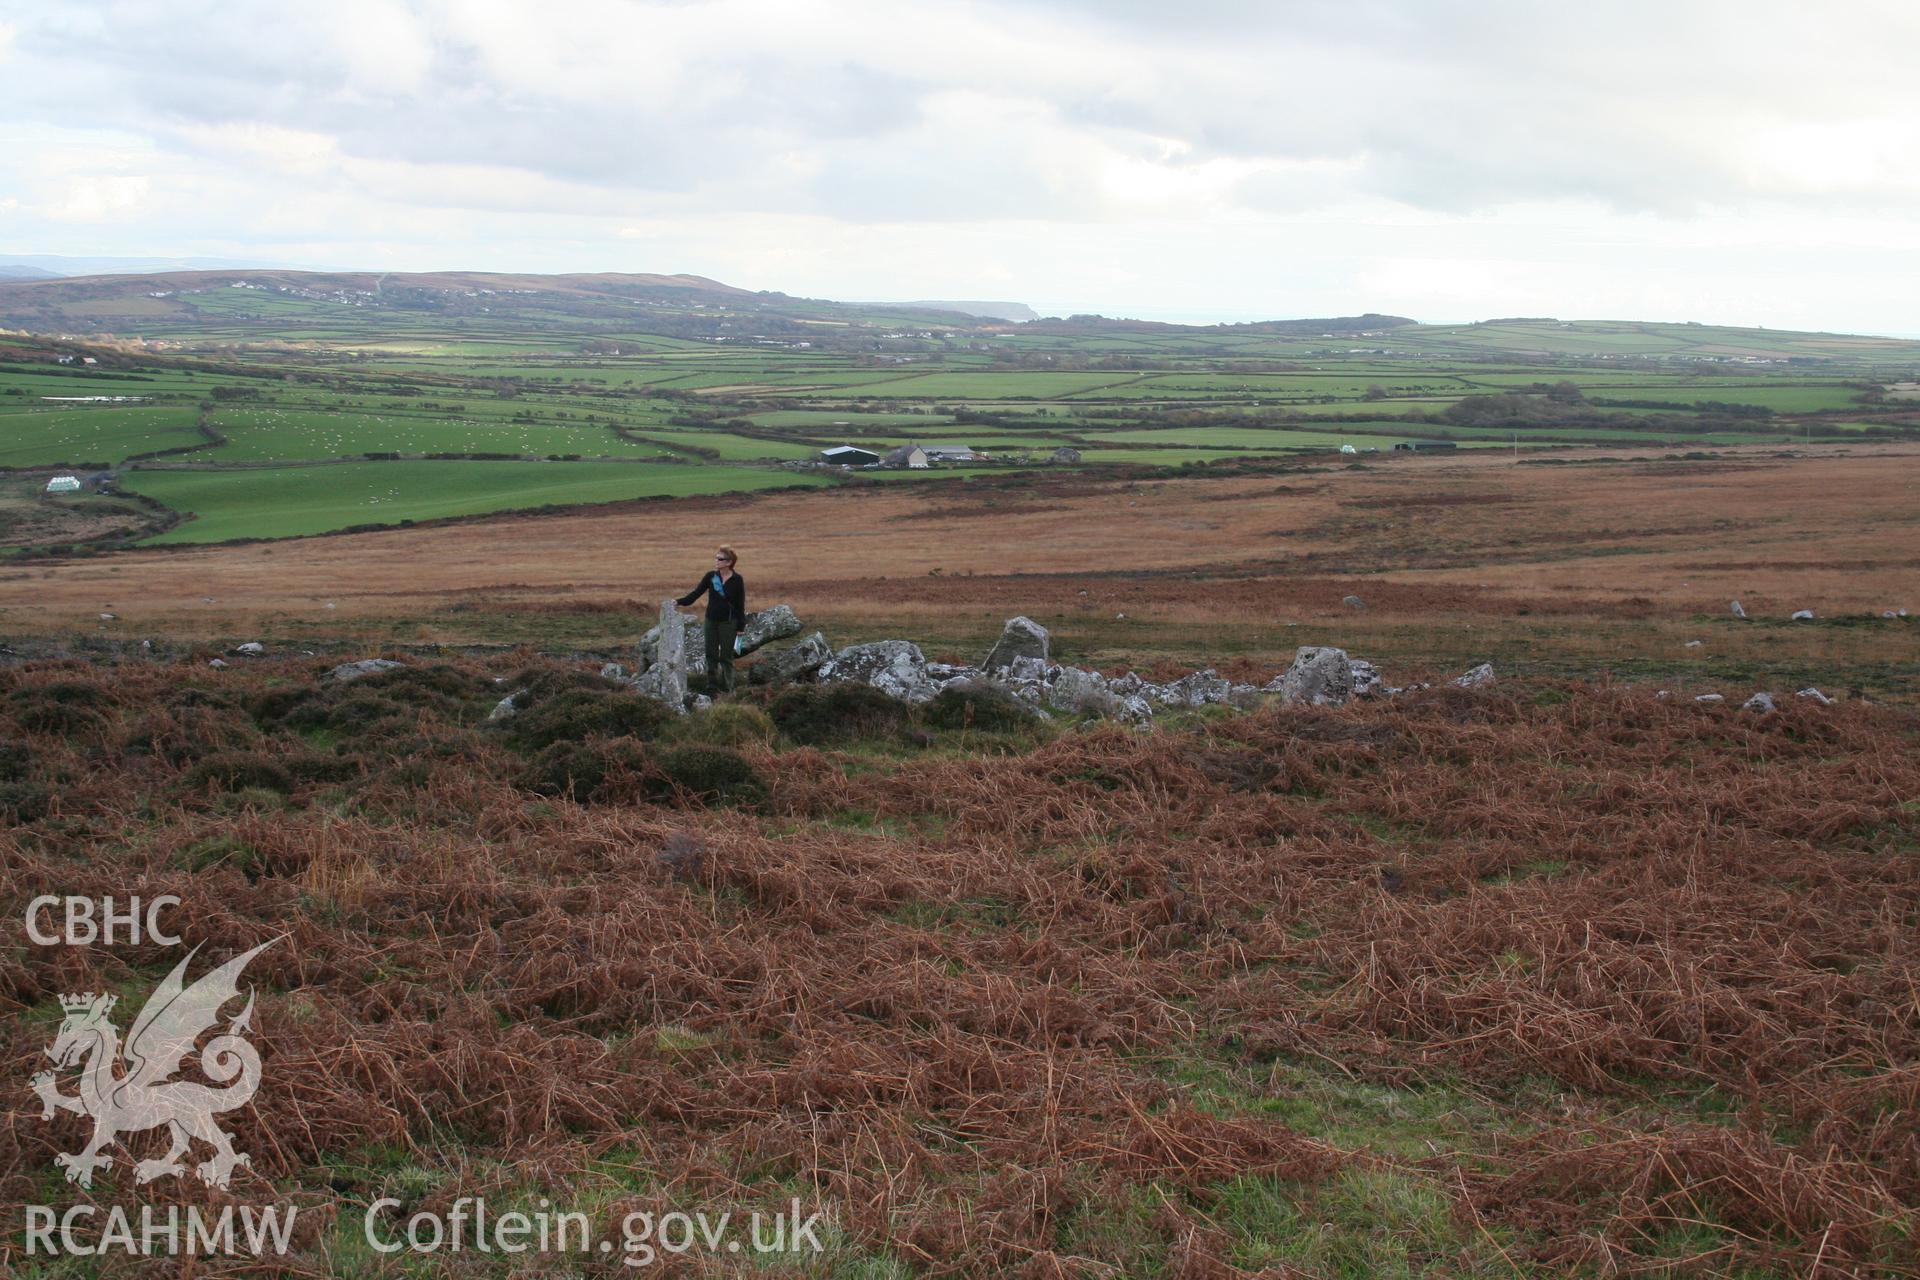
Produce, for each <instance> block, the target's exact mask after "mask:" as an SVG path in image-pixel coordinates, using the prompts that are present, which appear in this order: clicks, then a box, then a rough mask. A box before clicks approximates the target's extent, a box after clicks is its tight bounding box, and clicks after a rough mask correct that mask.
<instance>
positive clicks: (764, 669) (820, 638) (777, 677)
mask: <svg viewBox="0 0 1920 1280" xmlns="http://www.w3.org/2000/svg"><path fill="white" fill-rule="evenodd" d="M832 656H833V649H832V647H831V646H830V645H828V644H827V638H826V637H825V636H824V635H821V634H820V633H819V632H818V631H816V632H814V633H813V634H812V635H810V636H808V637H806V638H805V639H804V640H801V641H800V642H799V643H797V644H794V645H790V646H789V647H787V648H785V649H776V650H774V651H773V652H771V653H766V654H762V655H761V657H760V658H759V660H758V661H756V662H755V663H754V664H753V665H752V666H750V667H748V668H747V669H746V672H747V680H748V681H749V682H750V683H752V684H784V683H786V682H788V681H791V680H804V679H805V678H807V677H808V676H811V675H813V674H814V673H815V672H817V671H819V670H820V668H821V667H822V666H824V665H826V662H827V659H829V658H831V657H832Z"/></svg>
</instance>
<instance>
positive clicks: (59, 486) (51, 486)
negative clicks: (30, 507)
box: [47, 476, 80, 493]
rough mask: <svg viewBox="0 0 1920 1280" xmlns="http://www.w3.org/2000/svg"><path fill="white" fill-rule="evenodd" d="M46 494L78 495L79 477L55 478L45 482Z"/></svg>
mask: <svg viewBox="0 0 1920 1280" xmlns="http://www.w3.org/2000/svg"><path fill="white" fill-rule="evenodd" d="M47 492H48V493H78V492H80V477H79V476H55V477H54V478H53V479H51V480H49V481H47Z"/></svg>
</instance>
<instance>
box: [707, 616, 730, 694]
mask: <svg viewBox="0 0 1920 1280" xmlns="http://www.w3.org/2000/svg"><path fill="white" fill-rule="evenodd" d="M733 635H734V626H733V619H732V618H708V619H707V653H706V659H707V692H708V693H709V694H715V693H732V692H733Z"/></svg>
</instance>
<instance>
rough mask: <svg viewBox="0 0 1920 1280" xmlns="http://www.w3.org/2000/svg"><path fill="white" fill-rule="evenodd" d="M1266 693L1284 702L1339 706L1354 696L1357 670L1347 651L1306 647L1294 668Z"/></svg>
mask: <svg viewBox="0 0 1920 1280" xmlns="http://www.w3.org/2000/svg"><path fill="white" fill-rule="evenodd" d="M1266 691H1267V692H1268V693H1277V694H1279V695H1280V701H1282V702H1285V703H1288V704H1292V703H1304V704H1306V705H1307V706H1312V707H1337V706H1339V705H1340V704H1341V703H1344V702H1345V701H1347V699H1349V698H1351V697H1352V696H1353V667H1352V664H1351V662H1350V661H1349V660H1348V658H1347V651H1346V650H1345V649H1334V648H1327V647H1322V646H1320V645H1311V644H1303V645H1301V646H1300V647H1299V648H1298V649H1296V650H1294V653H1293V665H1292V666H1290V667H1288V668H1287V669H1286V670H1285V671H1283V672H1281V673H1280V674H1279V675H1277V676H1275V677H1274V678H1273V679H1271V680H1269V681H1267V685H1266Z"/></svg>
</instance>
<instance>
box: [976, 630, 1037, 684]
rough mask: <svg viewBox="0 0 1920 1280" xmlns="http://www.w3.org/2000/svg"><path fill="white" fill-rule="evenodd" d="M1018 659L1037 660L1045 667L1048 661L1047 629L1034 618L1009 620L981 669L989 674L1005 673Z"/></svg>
mask: <svg viewBox="0 0 1920 1280" xmlns="http://www.w3.org/2000/svg"><path fill="white" fill-rule="evenodd" d="M1017 658H1037V659H1039V661H1040V662H1041V663H1042V664H1043V665H1044V664H1045V663H1046V661H1047V629H1046V628H1045V627H1043V626H1041V625H1040V624H1039V623H1037V622H1035V621H1034V620H1033V619H1032V618H1028V617H1019V618H1008V619H1007V625H1006V626H1005V627H1003V628H1001V631H1000V639H999V641H998V642H997V643H996V644H995V645H994V646H993V650H992V652H990V653H988V654H987V658H986V661H985V662H982V663H981V664H980V667H981V669H982V670H984V671H988V672H994V671H1005V670H1007V669H1008V668H1009V667H1011V666H1013V664H1014V660H1015V659H1017Z"/></svg>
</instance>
